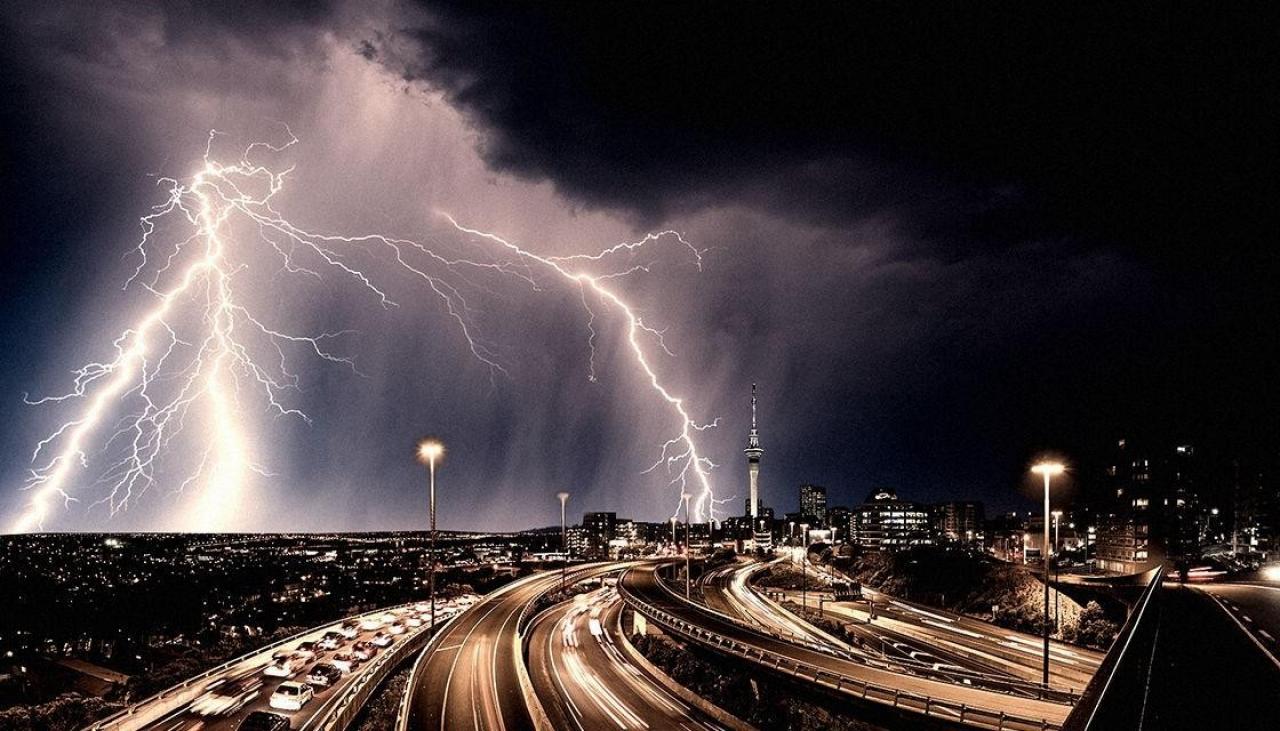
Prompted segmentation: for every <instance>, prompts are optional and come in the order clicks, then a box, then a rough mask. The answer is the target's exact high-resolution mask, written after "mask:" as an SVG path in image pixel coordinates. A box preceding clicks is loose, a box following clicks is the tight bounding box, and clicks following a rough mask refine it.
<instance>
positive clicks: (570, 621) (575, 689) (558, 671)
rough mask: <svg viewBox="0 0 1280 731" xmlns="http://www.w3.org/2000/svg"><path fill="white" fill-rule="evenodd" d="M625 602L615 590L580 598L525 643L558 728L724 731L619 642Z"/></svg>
mask: <svg viewBox="0 0 1280 731" xmlns="http://www.w3.org/2000/svg"><path fill="white" fill-rule="evenodd" d="M621 614H622V601H621V600H620V599H619V598H618V595H617V592H616V591H614V590H613V589H608V588H606V589H601V590H598V591H595V592H592V593H591V594H580V595H579V596H578V598H577V599H576V600H575V601H567V602H564V603H562V604H559V605H557V606H556V607H553V608H552V609H550V610H548V611H547V612H545V613H544V614H543V615H541V616H540V617H539V618H538V620H537V622H536V623H535V624H534V626H533V630H532V632H531V634H530V639H529V674H530V678H531V679H532V681H533V687H534V690H535V691H536V692H537V694H538V697H539V699H541V701H542V705H543V707H544V708H546V710H547V715H548V716H549V717H550V718H551V724H552V726H554V727H555V728H558V729H566V730H571V729H578V731H588V729H606V728H615V727H616V728H618V729H621V730H622V731H627V730H629V729H653V730H654V731H664V730H668V729H669V730H671V731H675V730H677V729H699V728H702V729H712V730H719V729H722V728H723V727H722V726H720V725H719V724H717V723H715V721H713V720H712V719H710V718H709V717H707V716H706V715H705V714H703V713H701V712H700V711H698V710H697V709H695V708H693V707H691V706H689V705H688V704H687V703H685V702H684V701H683V700H681V699H680V698H678V697H676V696H674V695H672V694H671V693H669V692H668V691H667V690H666V689H665V688H664V687H663V686H662V685H661V684H660V683H658V681H656V680H655V679H653V678H651V677H649V676H648V675H646V674H645V673H644V672H643V671H642V670H641V669H640V668H638V667H636V666H635V665H633V664H632V663H631V662H630V661H629V660H628V659H627V657H626V656H625V655H624V654H623V652H622V650H621V649H620V648H619V647H618V645H617V644H616V643H619V642H625V641H626V640H625V639H624V638H622V637H621V632H622V629H621V627H620V625H619V621H620V619H621Z"/></svg>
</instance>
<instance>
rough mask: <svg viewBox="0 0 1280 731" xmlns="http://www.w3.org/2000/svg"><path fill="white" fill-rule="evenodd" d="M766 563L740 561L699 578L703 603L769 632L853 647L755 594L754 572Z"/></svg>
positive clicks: (817, 642)
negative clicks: (752, 578)
mask: <svg viewBox="0 0 1280 731" xmlns="http://www.w3.org/2000/svg"><path fill="white" fill-rule="evenodd" d="M766 566H768V564H764V563H758V562H751V563H742V562H738V563H733V564H730V565H728V566H723V567H720V568H717V569H713V570H711V571H710V572H708V573H707V575H706V576H704V577H702V578H701V579H700V580H699V581H700V583H701V584H702V587H701V588H702V596H703V600H704V602H705V603H706V605H707V606H708V607H711V608H712V609H714V610H716V611H717V612H720V613H721V614H726V615H728V616H730V617H733V618H735V619H737V620H739V621H741V622H746V623H747V624H751V625H754V626H756V627H760V628H761V629H763V630H765V631H766V632H771V633H774V634H778V635H783V636H794V637H797V638H799V639H802V640H803V641H806V642H813V643H816V644H819V645H831V646H834V647H839V648H840V649H842V650H846V651H853V650H854V648H852V647H850V646H849V645H847V644H846V643H844V642H841V641H840V640H838V639H836V638H834V637H830V636H828V635H826V634H825V633H823V632H819V631H818V630H817V628H815V627H814V626H813V625H811V624H809V623H808V622H804V621H801V620H800V619H799V618H798V617H796V616H795V615H793V614H791V613H790V612H787V611H785V610H780V609H778V608H776V607H774V606H772V605H770V603H769V602H766V601H765V600H764V599H762V598H761V597H760V595H758V594H756V593H755V591H753V590H752V589H751V587H750V586H749V585H748V583H749V582H750V580H751V576H752V575H753V574H755V573H757V572H759V571H762V570H763V569H764V568H765V567H766Z"/></svg>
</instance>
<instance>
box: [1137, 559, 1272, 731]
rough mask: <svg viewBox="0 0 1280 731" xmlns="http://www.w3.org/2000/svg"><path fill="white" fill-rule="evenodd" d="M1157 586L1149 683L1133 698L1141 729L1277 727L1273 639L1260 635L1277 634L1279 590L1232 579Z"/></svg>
mask: <svg viewBox="0 0 1280 731" xmlns="http://www.w3.org/2000/svg"><path fill="white" fill-rule="evenodd" d="M1161 591H1162V596H1161V601H1162V608H1161V614H1160V626H1159V630H1158V634H1157V635H1156V642H1155V647H1154V650H1153V654H1152V660H1151V664H1152V668H1153V670H1152V673H1151V677H1150V678H1149V685H1148V689H1147V692H1146V694H1145V697H1141V698H1134V699H1133V701H1132V702H1133V703H1140V704H1142V708H1143V712H1142V718H1143V721H1142V723H1141V729H1152V730H1154V729H1161V730H1164V729H1172V730H1174V731H1181V730H1182V729H1197V730H1203V729H1232V731H1254V730H1255V729H1256V730H1258V731H1261V730H1263V729H1268V730H1271V731H1273V730H1274V729H1276V728H1278V727H1280V722H1278V721H1277V718H1276V712H1277V711H1276V698H1277V696H1278V695H1280V665H1277V662H1276V658H1275V654H1274V652H1275V645H1274V643H1268V642H1267V641H1266V639H1265V636H1262V635H1261V634H1260V633H1261V632H1264V631H1265V632H1267V633H1268V634H1269V635H1271V636H1272V637H1276V636H1280V635H1278V634H1277V631H1280V627H1277V625H1276V622H1277V619H1278V618H1280V591H1276V590H1274V589H1270V588H1264V587H1260V586H1247V585H1230V584H1218V585H1208V586H1203V587H1200V588H1198V589H1195V588H1188V587H1170V586H1169V585H1167V584H1166V587H1165V588H1163V589H1161ZM1215 598H1218V599H1220V600H1221V601H1222V602H1223V604H1225V605H1226V610H1224V607H1223V605H1222V604H1219V603H1218V602H1217V601H1215ZM1245 616H1247V617H1249V619H1248V620H1245V619H1244V617H1245ZM1268 627H1269V628H1270V629H1268ZM1260 643H1261V646H1260Z"/></svg>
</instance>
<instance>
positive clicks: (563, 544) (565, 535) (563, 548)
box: [556, 492, 569, 591]
mask: <svg viewBox="0 0 1280 731" xmlns="http://www.w3.org/2000/svg"><path fill="white" fill-rule="evenodd" d="M556 497H558V498H560V552H561V553H563V554H564V560H563V561H561V562H560V591H564V584H565V581H567V577H566V574H567V573H568V572H569V525H568V523H566V522H565V518H564V515H565V514H564V506H565V503H567V502H569V493H567V492H558V493H556Z"/></svg>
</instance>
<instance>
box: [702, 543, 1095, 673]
mask: <svg viewBox="0 0 1280 731" xmlns="http://www.w3.org/2000/svg"><path fill="white" fill-rule="evenodd" d="M766 565H767V564H759V563H756V564H742V563H739V564H733V565H730V566H727V567H723V568H719V569H715V570H713V571H711V572H709V573H708V575H707V577H706V581H705V583H704V586H703V596H704V597H705V599H706V602H707V604H708V606H710V607H711V608H713V609H716V610H717V611H720V612H723V613H725V614H729V615H730V616H734V617H737V618H740V619H743V620H745V621H747V622H749V623H751V624H753V625H755V626H758V627H760V628H762V629H764V630H765V631H768V632H771V633H773V634H779V635H781V636H788V635H798V636H801V637H803V638H805V640H806V641H808V642H813V643H818V644H826V645H828V646H832V647H835V648H838V649H842V650H845V651H849V652H855V653H859V654H862V655H868V654H870V655H871V656H875V657H880V658H882V659H885V660H892V661H894V662H899V663H904V664H916V665H921V666H923V667H921V668H918V669H917V670H916V674H923V675H930V674H931V673H930V671H931V670H934V669H935V666H937V667H940V668H944V669H948V670H956V671H959V670H963V671H966V672H968V673H975V674H981V675H985V676H999V677H1005V678H1009V679H1013V680H1018V681H1023V682H1032V683H1038V682H1039V681H1040V680H1041V678H1042V677H1043V670H1042V660H1041V658H1042V657H1043V655H1042V654H1041V653H1042V652H1043V644H1042V640H1041V638H1039V637H1037V636H1034V635H1030V634H1026V633H1023V632H1016V631H1013V630H1006V629H1004V628H1001V627H997V626H995V625H992V624H988V623H986V622H982V621H980V620H976V619H973V618H970V617H964V616H961V615H957V614H953V613H950V612H946V611H943V610H938V609H934V608H932V607H924V606H921V605H918V604H914V603H911V602H905V601H902V600H898V599H895V598H893V597H891V596H889V595H887V594H883V593H880V592H877V591H875V590H873V589H868V588H864V589H863V594H864V596H867V597H868V598H869V599H871V600H873V601H874V602H875V604H876V619H875V621H874V622H871V623H868V621H867V620H868V618H869V605H868V603H867V602H832V601H826V600H824V601H823V602H822V609H823V612H824V613H825V614H827V615H828V616H831V617H833V618H836V619H840V620H844V621H846V622H849V624H850V629H851V630H852V632H853V633H854V634H855V635H856V636H857V637H858V641H857V642H856V643H855V644H856V645H857V646H856V647H852V646H850V645H849V644H848V643H846V642H843V641H840V640H837V639H836V638H833V637H831V636H830V635H828V634H827V633H825V632H820V631H819V630H818V629H817V628H815V627H813V626H812V625H811V624H809V623H808V622H805V621H803V620H802V619H801V618H800V617H798V616H796V615H794V614H792V613H791V612H790V611H787V610H786V609H784V608H783V607H781V606H779V605H778V604H777V603H775V602H773V601H772V600H769V599H767V598H765V597H762V596H760V594H759V593H758V592H757V590H756V589H754V588H753V587H752V586H751V584H750V577H751V576H752V575H753V574H754V573H756V572H758V571H760V570H761V569H763V568H764V567H765V566H766ZM818 576H819V577H820V579H821V581H822V582H824V583H825V582H826V579H827V577H826V575H825V574H819V575H818ZM781 593H782V594H783V596H784V597H785V598H786V599H789V600H790V601H792V602H794V603H796V604H800V602H801V599H802V594H801V592H799V591H784V592H781ZM820 594H822V590H820V589H817V588H815V589H810V590H809V591H808V592H807V596H806V597H804V598H806V599H807V601H808V605H809V607H811V608H814V609H816V608H817V599H818V597H819V595H820ZM1050 657H1051V660H1052V662H1051V663H1050V675H1049V682H1050V685H1051V686H1053V687H1055V688H1059V689H1062V690H1065V691H1069V692H1074V693H1079V692H1080V691H1081V690H1083V689H1084V687H1085V686H1086V685H1087V684H1088V682H1089V679H1090V678H1092V677H1093V674H1094V672H1095V671H1096V670H1097V668H1098V665H1099V663H1100V662H1101V661H1102V657H1103V653H1100V652H1096V651H1093V650H1087V649H1084V648H1080V647H1076V646H1073V645H1067V644H1065V643H1059V642H1052V643H1050Z"/></svg>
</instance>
